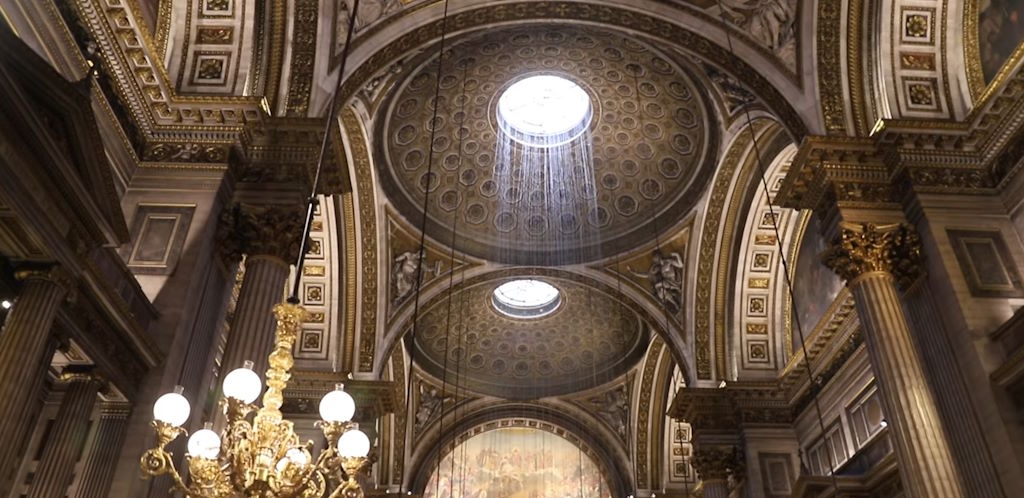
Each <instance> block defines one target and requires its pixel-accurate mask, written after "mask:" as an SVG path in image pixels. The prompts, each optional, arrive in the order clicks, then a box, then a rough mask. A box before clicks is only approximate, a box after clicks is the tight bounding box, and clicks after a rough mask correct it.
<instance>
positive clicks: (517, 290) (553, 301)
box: [493, 279, 561, 318]
mask: <svg viewBox="0 0 1024 498" xmlns="http://www.w3.org/2000/svg"><path fill="white" fill-rule="evenodd" d="M560 302H561V295H560V293H559V292H558V289H557V288H555V286H553V285H551V284H549V283H547V282H542V281H540V280H532V279H518V280H512V281H509V282H505V283H503V284H501V285H499V286H498V287H497V288H496V289H494V297H493V303H494V308H495V309H497V310H498V311H500V312H501V313H504V314H505V315H508V316H511V317H513V318H540V317H542V316H545V315H547V314H549V313H551V312H552V311H555V309H556V308H558V304H559V303H560Z"/></svg>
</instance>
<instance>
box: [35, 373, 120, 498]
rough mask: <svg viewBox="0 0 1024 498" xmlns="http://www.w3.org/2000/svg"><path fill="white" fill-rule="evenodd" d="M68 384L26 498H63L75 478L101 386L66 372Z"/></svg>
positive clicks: (63, 378)
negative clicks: (80, 451) (77, 462)
mask: <svg viewBox="0 0 1024 498" xmlns="http://www.w3.org/2000/svg"><path fill="white" fill-rule="evenodd" d="M61 381H62V382H64V383H65V384H66V385H67V389H66V390H65V391H64V398H63V399H62V400H61V402H60V409H59V410H57V418H56V419H54V421H53V427H52V428H51V429H50V436H49V437H48V438H47V440H46V447H45V448H43V454H42V456H41V457H39V466H38V467H36V475H35V478H34V479H33V480H32V486H31V487H30V488H29V491H28V496H29V498H63V497H64V496H65V495H67V492H68V486H70V485H71V478H72V477H74V472H75V462H76V461H77V460H78V451H79V449H80V448H81V446H82V444H84V443H85V437H86V434H87V432H88V429H89V417H90V416H91V415H92V407H93V405H94V404H95V403H96V394H98V393H99V390H100V386H101V385H102V383H101V382H100V380H99V378H97V377H96V376H95V375H92V374H90V373H85V372H76V371H67V370H65V371H64V373H63V374H62V375H61Z"/></svg>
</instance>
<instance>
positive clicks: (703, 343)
mask: <svg viewBox="0 0 1024 498" xmlns="http://www.w3.org/2000/svg"><path fill="white" fill-rule="evenodd" d="M753 126H754V128H755V131H754V133H755V134H756V135H757V137H758V144H759V147H758V149H759V151H760V153H761V155H762V159H764V160H765V161H766V162H767V161H770V160H772V158H774V157H775V156H776V155H777V154H778V151H780V150H781V149H782V148H783V147H785V146H786V145H787V144H789V143H790V139H789V137H788V136H787V135H786V134H785V133H784V132H783V130H782V128H781V126H779V124H778V123H777V122H776V121H773V120H771V119H766V118H760V119H754V121H753ZM732 136H733V139H732V140H731V141H729V142H727V143H728V144H729V145H728V146H727V147H726V149H725V153H724V154H723V156H722V160H721V162H720V164H719V168H718V172H717V173H716V174H715V178H714V179H713V180H712V185H711V191H710V192H709V193H708V197H707V199H708V200H707V202H706V204H705V208H704V216H703V220H702V221H701V224H700V226H701V230H700V235H699V237H700V241H699V242H698V244H699V245H698V248H697V251H698V252H697V268H696V270H695V273H696V279H695V280H696V290H695V292H694V297H695V299H694V322H693V323H694V326H693V340H692V344H693V347H694V368H695V371H694V374H693V375H692V376H689V378H690V379H693V380H695V381H713V380H721V379H725V378H726V372H727V367H726V350H727V348H726V334H725V330H726V309H727V303H726V301H727V298H728V293H727V292H726V289H727V288H728V286H729V280H730V278H731V277H730V265H729V262H730V261H731V260H732V259H733V257H732V252H733V250H734V247H735V246H734V243H733V239H734V237H735V232H736V227H737V223H739V222H740V221H738V220H742V219H743V218H742V216H743V215H744V213H745V212H746V205H745V204H744V202H743V198H744V192H748V191H749V189H750V188H751V182H752V181H753V180H752V179H753V178H756V177H755V174H756V172H757V168H758V165H757V160H756V156H755V154H754V148H753V146H752V145H753V144H752V140H751V133H750V131H749V130H748V128H747V127H746V123H745V122H743V123H738V124H737V126H736V128H735V129H734V130H732ZM684 371H685V370H684Z"/></svg>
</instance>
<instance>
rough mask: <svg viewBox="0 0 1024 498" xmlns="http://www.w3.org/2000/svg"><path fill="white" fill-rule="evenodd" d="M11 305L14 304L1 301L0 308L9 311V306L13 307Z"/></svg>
mask: <svg viewBox="0 0 1024 498" xmlns="http://www.w3.org/2000/svg"><path fill="white" fill-rule="evenodd" d="M13 305H14V303H12V302H10V301H8V300H6V299H4V300H3V301H0V308H3V309H5V310H9V309H11V306H13Z"/></svg>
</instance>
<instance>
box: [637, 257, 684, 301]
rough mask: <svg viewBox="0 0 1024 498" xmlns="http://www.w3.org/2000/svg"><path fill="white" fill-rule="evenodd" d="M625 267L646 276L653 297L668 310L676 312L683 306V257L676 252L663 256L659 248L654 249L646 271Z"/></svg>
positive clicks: (639, 275)
mask: <svg viewBox="0 0 1024 498" xmlns="http://www.w3.org/2000/svg"><path fill="white" fill-rule="evenodd" d="M626 268H627V269H629V271H630V273H632V274H633V275H636V276H638V277H646V278H647V280H648V281H649V282H651V286H652V287H653V288H654V297H655V298H657V299H658V301H660V302H661V303H662V304H664V305H665V306H666V307H668V310H669V311H670V312H672V313H678V312H679V310H681V309H682V308H683V258H682V256H680V255H679V253H678V252H675V251H673V252H671V253H669V254H668V256H665V255H663V254H662V253H661V251H660V250H657V251H654V256H652V258H651V266H650V267H649V268H648V269H647V272H646V273H643V272H637V271H633V269H631V268H629V267H628V266H627V267H626Z"/></svg>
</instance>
